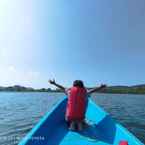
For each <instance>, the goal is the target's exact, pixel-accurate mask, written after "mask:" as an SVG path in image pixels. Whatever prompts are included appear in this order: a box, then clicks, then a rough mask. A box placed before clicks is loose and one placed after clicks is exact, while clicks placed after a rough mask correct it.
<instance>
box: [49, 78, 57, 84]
mask: <svg viewBox="0 0 145 145" xmlns="http://www.w3.org/2000/svg"><path fill="white" fill-rule="evenodd" d="M48 82H49V83H50V84H53V85H54V84H56V82H55V79H53V80H49V81H48Z"/></svg>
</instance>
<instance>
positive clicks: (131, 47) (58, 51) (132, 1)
mask: <svg viewBox="0 0 145 145" xmlns="http://www.w3.org/2000/svg"><path fill="white" fill-rule="evenodd" d="M144 26H145V1H144V0H120V1H116V0H109V1H108V0H70V1H68V0H41V1H40V0H21V1H20V0H1V1H0V86H9V85H16V84H17V85H23V86H29V87H30V86H31V87H35V88H41V87H50V85H49V84H48V79H51V78H55V79H56V81H57V82H58V83H61V84H63V85H64V86H67V87H68V86H71V84H72V82H73V80H76V79H81V80H83V81H84V83H85V85H86V86H96V85H99V84H101V83H104V84H107V85H135V84H143V83H145V27H144Z"/></svg>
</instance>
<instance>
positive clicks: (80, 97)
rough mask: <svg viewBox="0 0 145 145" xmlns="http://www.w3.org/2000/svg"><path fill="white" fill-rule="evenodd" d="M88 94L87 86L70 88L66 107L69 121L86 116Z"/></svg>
mask: <svg viewBox="0 0 145 145" xmlns="http://www.w3.org/2000/svg"><path fill="white" fill-rule="evenodd" d="M86 95H87V91H86V89H85V88H81V87H77V86H74V87H72V88H71V89H70V90H69V93H68V103H67V109H66V117H67V119H68V120H69V121H71V120H76V121H79V120H83V119H84V118H85V110H86Z"/></svg>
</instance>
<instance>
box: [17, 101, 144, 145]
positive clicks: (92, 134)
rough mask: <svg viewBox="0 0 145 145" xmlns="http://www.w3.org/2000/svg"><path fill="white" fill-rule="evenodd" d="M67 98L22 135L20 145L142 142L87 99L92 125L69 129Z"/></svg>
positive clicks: (138, 143) (87, 112)
mask: <svg viewBox="0 0 145 145" xmlns="http://www.w3.org/2000/svg"><path fill="white" fill-rule="evenodd" d="M66 103H67V99H66V98H63V99H62V100H61V101H60V102H59V103H58V104H56V105H55V106H54V107H53V108H52V110H51V111H49V112H48V113H46V115H45V116H44V117H43V118H42V119H41V120H40V121H39V122H38V124H37V125H36V126H35V127H34V128H33V129H32V130H31V131H30V132H29V133H28V134H27V135H26V137H24V138H23V140H22V141H21V142H20V143H19V145H121V142H123V141H125V142H128V145H143V143H141V142H140V141H139V140H138V139H137V138H136V137H135V136H134V135H132V134H131V133H130V132H129V131H128V130H127V129H125V128H124V127H123V126H121V125H120V124H118V123H116V122H115V121H114V120H113V119H112V118H111V117H110V115H109V114H108V113H106V112H105V111H104V110H103V109H102V108H100V107H99V106H97V105H96V104H95V103H94V102H93V101H92V100H91V99H89V101H88V108H87V110H86V119H87V121H88V122H89V126H88V127H87V128H86V129H84V130H82V131H77V132H75V131H70V130H68V127H67V124H66V122H65V120H64V115H65V108H66Z"/></svg>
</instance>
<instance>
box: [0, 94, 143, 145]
mask: <svg viewBox="0 0 145 145" xmlns="http://www.w3.org/2000/svg"><path fill="white" fill-rule="evenodd" d="M62 96H63V94H60V93H0V144H1V145H16V144H18V142H19V140H21V138H22V137H23V136H25V135H26V134H27V133H28V132H29V130H31V129H32V127H33V126H34V125H35V124H36V123H37V122H38V121H39V119H40V118H41V117H42V116H43V115H44V114H45V113H46V112H47V111H48V110H50V109H51V107H52V106H53V105H54V104H56V103H57V102H58V101H59V100H60V99H61V97H62ZM92 98H93V100H94V101H95V102H96V103H97V104H98V105H100V106H102V107H103V108H104V109H105V110H106V111H107V112H109V113H110V114H111V115H112V116H113V118H115V119H116V120H117V121H119V122H120V123H121V124H123V125H124V126H125V127H127V128H128V129H129V130H130V131H131V132H132V133H133V134H135V135H136V136H137V137H138V138H139V139H140V140H141V141H142V142H144V143H145V107H144V106H145V95H126V94H122V95H118V94H117V95H116V94H94V95H93V97H92Z"/></svg>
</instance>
